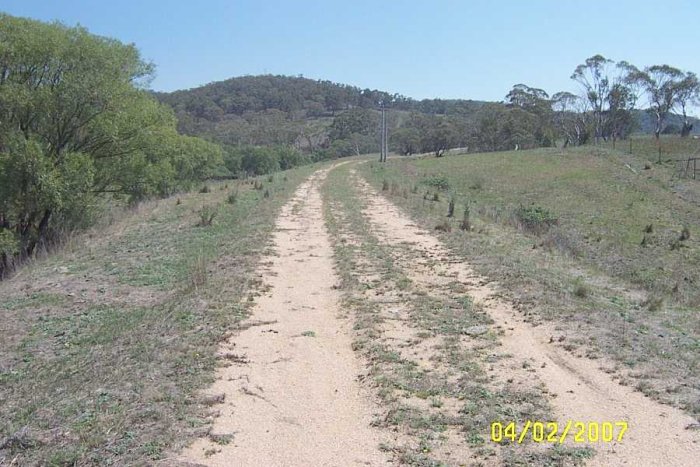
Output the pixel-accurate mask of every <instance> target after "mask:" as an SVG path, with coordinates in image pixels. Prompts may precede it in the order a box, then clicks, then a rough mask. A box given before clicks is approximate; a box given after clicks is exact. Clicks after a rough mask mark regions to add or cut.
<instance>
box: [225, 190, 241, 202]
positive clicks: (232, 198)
mask: <svg viewBox="0 0 700 467" xmlns="http://www.w3.org/2000/svg"><path fill="white" fill-rule="evenodd" d="M236 201H238V190H235V191H232V192H231V193H229V194H228V196H227V197H226V202H227V203H228V204H236Z"/></svg>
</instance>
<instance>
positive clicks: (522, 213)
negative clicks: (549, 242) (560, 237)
mask: <svg viewBox="0 0 700 467" xmlns="http://www.w3.org/2000/svg"><path fill="white" fill-rule="evenodd" d="M515 217H516V219H517V221H518V223H519V224H520V226H521V228H522V229H523V230H526V231H529V232H533V233H536V234H541V233H543V232H546V231H547V230H549V228H550V227H551V226H553V225H557V224H558V223H559V219H557V217H556V216H554V214H553V213H551V212H550V211H548V210H546V209H544V208H542V207H540V206H531V207H527V208H526V207H523V206H520V207H519V208H518V209H517V210H516V211H515Z"/></svg>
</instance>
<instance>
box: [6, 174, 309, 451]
mask: <svg viewBox="0 0 700 467" xmlns="http://www.w3.org/2000/svg"><path fill="white" fill-rule="evenodd" d="M313 169H314V167H304V168H301V169H297V170H293V171H290V172H288V173H287V174H286V175H285V177H288V178H287V180H288V181H287V182H284V183H281V182H278V183H276V184H274V189H273V188H272V185H271V186H269V187H268V188H269V193H270V196H269V198H264V197H263V196H262V194H261V193H260V192H258V191H256V190H254V187H253V186H250V185H243V184H240V186H236V187H234V188H233V189H234V190H238V197H237V200H236V203H235V204H223V203H224V201H225V199H226V197H227V196H228V193H229V190H227V189H218V188H220V185H222V186H224V185H223V184H217V183H211V184H208V185H206V186H207V187H208V188H209V189H208V190H207V192H202V193H188V194H181V195H179V197H178V198H177V199H175V198H173V199H164V200H160V201H153V202H148V203H144V204H142V205H140V206H138V207H137V208H134V209H132V210H131V211H129V212H128V213H127V215H124V213H122V216H121V217H119V218H116V219H114V220H113V221H112V222H111V223H108V224H109V225H104V226H102V227H101V228H99V229H93V230H92V231H91V232H88V233H86V234H84V235H81V236H78V237H76V238H75V239H74V241H73V243H72V246H70V247H68V246H67V247H65V248H63V249H62V250H60V251H58V252H56V253H55V254H52V255H49V256H48V257H46V258H45V259H43V260H40V261H37V262H35V263H34V264H31V265H29V266H28V267H26V268H23V269H22V270H20V271H19V273H18V274H17V275H16V276H15V277H13V278H12V279H10V280H8V281H5V282H2V283H0V296H2V297H3V299H2V300H1V301H0V320H2V322H3V326H2V327H0V341H1V342H2V343H3V344H2V348H1V349H0V414H1V415H2V419H3V423H2V424H1V425H0V464H3V465H4V464H9V463H10V462H11V461H13V460H14V461H15V464H16V465H148V464H151V463H153V462H154V461H156V460H158V459H162V458H164V457H167V456H168V455H170V454H172V453H173V452H176V451H178V450H179V449H180V447H181V446H183V445H184V444H186V443H188V442H189V441H190V440H191V439H192V438H193V437H195V436H198V435H201V434H202V433H206V431H207V426H208V425H209V423H210V422H211V418H210V417H211V415H212V410H213V408H212V407H210V406H209V405H208V404H207V401H203V400H200V399H199V397H198V396H197V394H198V392H199V390H201V389H203V388H204V387H206V386H208V385H209V384H210V382H211V381H212V378H213V375H214V371H215V369H216V368H217V366H218V365H220V364H225V362H223V361H221V360H220V359H219V358H218V357H217V354H216V352H217V350H218V346H219V343H220V341H221V340H222V339H223V338H225V336H226V333H227V331H228V330H231V329H233V328H234V327H235V326H236V324H237V322H238V321H239V320H241V319H242V318H243V317H245V315H246V313H247V311H246V305H245V303H246V300H245V298H246V297H247V296H248V295H249V294H250V293H251V291H253V289H255V287H257V284H258V281H255V280H253V279H252V277H253V274H252V271H253V269H254V267H255V265H256V260H257V257H258V255H259V254H260V253H261V252H262V250H263V249H264V248H265V247H266V243H267V239H268V238H269V235H270V233H271V231H272V228H273V225H274V219H275V217H276V214H277V211H278V209H279V207H280V206H281V205H282V203H283V202H284V201H286V199H287V198H288V197H289V196H290V195H291V193H292V192H293V190H294V188H295V187H296V185H297V184H298V183H299V182H300V181H301V180H302V179H303V178H305V177H306V176H307V175H308V174H309V173H311V171H312V170H313ZM237 185H238V184H237ZM202 191H203V190H202ZM203 203H207V204H209V203H212V204H214V205H218V206H220V208H219V213H218V215H217V217H216V222H213V223H211V225H209V226H208V227H206V228H199V227H196V224H197V221H198V220H199V217H200V216H199V213H198V209H199V208H200V207H201V206H202V204H203ZM207 219H209V216H207ZM226 439H227V438H226V437H221V438H220V441H221V442H222V443H223V442H226Z"/></svg>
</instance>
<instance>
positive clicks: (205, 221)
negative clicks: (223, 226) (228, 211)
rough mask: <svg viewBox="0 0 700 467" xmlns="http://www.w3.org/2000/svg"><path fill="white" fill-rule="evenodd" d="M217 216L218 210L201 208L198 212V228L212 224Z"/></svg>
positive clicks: (206, 207) (210, 207) (209, 207)
mask: <svg viewBox="0 0 700 467" xmlns="http://www.w3.org/2000/svg"><path fill="white" fill-rule="evenodd" d="M217 214H218V209H216V208H215V207H213V206H202V209H200V210H199V222H198V223H197V225H198V226H199V227H208V226H210V225H212V223H213V222H214V218H215V217H216V215H217Z"/></svg>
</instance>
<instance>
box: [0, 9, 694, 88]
mask: <svg viewBox="0 0 700 467" xmlns="http://www.w3.org/2000/svg"><path fill="white" fill-rule="evenodd" d="M0 10H1V11H4V12H6V13H10V14H13V15H18V16H28V17H32V18H37V19H41V20H59V21H61V22H63V23H66V24H68V25H75V24H77V23H80V24H81V25H83V26H85V27H87V28H88V29H89V30H90V31H92V32H94V33H97V34H100V35H106V36H111V37H116V38H118V39H120V40H121V41H123V42H133V43H135V44H136V45H137V46H138V47H139V49H140V50H141V52H142V54H143V56H144V58H146V59H148V60H150V61H153V62H154V63H155V64H156V66H157V76H156V79H155V80H154V81H153V84H152V87H153V88H154V89H156V90H166V91H170V90H174V89H181V88H190V87H195V86H198V85H201V84H205V83H208V82H211V81H217V80H222V79H226V78H230V77H232V76H239V75H246V74H263V73H273V74H284V75H304V76H306V77H309V78H314V79H317V78H318V79H329V80H332V81H336V82H342V83H347V84H353V85H356V86H360V87H363V88H364V87H369V88H376V89H381V90H386V91H390V92H398V93H401V94H404V95H407V96H410V97H414V98H430V97H443V98H472V99H484V100H502V99H503V97H504V96H505V94H506V93H507V92H508V90H509V89H510V87H511V86H512V85H513V84H516V83H525V84H528V85H530V86H535V87H540V88H543V89H545V90H546V91H548V92H550V93H554V92H556V91H560V90H571V91H576V89H577V88H576V84H575V83H573V82H572V81H571V80H570V79H569V76H570V75H571V73H572V71H573V69H574V68H575V67H576V65H577V64H579V63H581V62H582V61H584V60H585V59H586V58H587V57H589V56H591V55H594V54H596V53H600V54H603V55H604V56H606V57H608V58H612V59H615V60H622V59H624V60H627V61H629V62H631V63H633V64H635V65H638V66H645V65H651V64H660V63H668V64H670V65H673V66H676V67H679V68H681V69H684V70H690V71H695V72H698V73H700V53H699V52H700V49H699V47H700V42H699V41H698V35H697V32H696V31H697V23H698V21H699V20H700V2H697V1H692V2H691V1H685V0H677V1H674V2H672V3H671V4H665V3H664V2H659V1H655V2H648V1H644V0H637V1H626V0H625V1H612V0H608V1H598V0H588V1H567V0H552V1H550V0H522V1H499V0H491V1H449V0H432V1H428V0H425V1H413V0H411V1H393V2H389V1H380V0H374V1H366V0H351V1H344V2H336V1H331V0H325V1H320V0H319V1H309V0H299V1H278V0H258V1H248V0H237V1H223V0H199V1H192V0H188V1H181V0H168V1H165V0H163V1H161V0H151V1H149V0H139V1H135V0H120V1H114V2H103V1H88V0H0ZM657 31H658V32H657Z"/></svg>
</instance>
